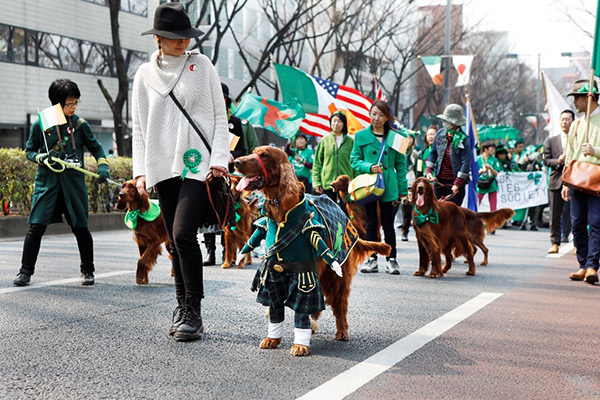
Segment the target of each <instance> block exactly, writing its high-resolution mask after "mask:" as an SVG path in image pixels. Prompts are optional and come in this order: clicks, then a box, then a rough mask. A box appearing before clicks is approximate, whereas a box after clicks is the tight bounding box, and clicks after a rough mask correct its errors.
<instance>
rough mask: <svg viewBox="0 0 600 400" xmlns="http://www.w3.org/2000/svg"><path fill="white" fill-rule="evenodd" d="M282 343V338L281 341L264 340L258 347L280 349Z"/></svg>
mask: <svg viewBox="0 0 600 400" xmlns="http://www.w3.org/2000/svg"><path fill="white" fill-rule="evenodd" d="M280 343H281V338H279V339H271V338H265V339H263V340H262V342H260V344H259V345H258V347H259V348H261V349H276V348H277V347H279V344H280Z"/></svg>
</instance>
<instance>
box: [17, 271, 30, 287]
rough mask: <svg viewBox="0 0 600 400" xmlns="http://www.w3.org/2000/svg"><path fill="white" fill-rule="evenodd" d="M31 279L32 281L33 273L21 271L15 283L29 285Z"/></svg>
mask: <svg viewBox="0 0 600 400" xmlns="http://www.w3.org/2000/svg"><path fill="white" fill-rule="evenodd" d="M29 281H31V275H29V274H26V273H25V272H20V273H19V274H18V275H17V279H15V280H14V281H13V285H15V286H27V285H29Z"/></svg>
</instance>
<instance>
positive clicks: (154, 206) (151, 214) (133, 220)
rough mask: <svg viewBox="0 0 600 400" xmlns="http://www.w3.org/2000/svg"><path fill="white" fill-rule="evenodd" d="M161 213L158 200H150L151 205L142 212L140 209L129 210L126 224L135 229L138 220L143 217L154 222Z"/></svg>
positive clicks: (126, 215)
mask: <svg viewBox="0 0 600 400" xmlns="http://www.w3.org/2000/svg"><path fill="white" fill-rule="evenodd" d="M159 215H160V207H159V205H158V200H150V207H149V208H148V210H147V211H146V212H140V210H129V211H127V214H125V226H127V227H128V228H129V229H135V228H136V227H137V220H138V218H141V219H143V220H145V221H148V222H152V221H154V220H155V219H156V218H158V216H159Z"/></svg>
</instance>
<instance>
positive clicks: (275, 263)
mask: <svg viewBox="0 0 600 400" xmlns="http://www.w3.org/2000/svg"><path fill="white" fill-rule="evenodd" d="M235 167H236V169H237V170H238V171H239V172H240V173H241V174H243V175H244V178H242V179H241V180H240V183H239V184H238V186H237V190H238V191H241V190H261V191H262V192H263V193H264V195H265V197H266V200H265V204H264V207H263V213H264V214H265V216H264V217H262V218H260V219H258V220H257V221H256V222H255V223H254V225H255V226H256V230H255V232H254V234H253V235H252V237H251V238H250V239H249V240H248V243H247V244H246V246H244V248H243V249H242V251H241V254H240V256H239V257H238V258H241V257H244V254H245V253H248V252H250V251H251V250H252V249H253V248H254V247H256V246H258V245H259V243H260V242H261V240H262V239H265V242H266V254H265V257H264V259H263V262H262V264H261V266H260V268H259V269H258V270H257V273H256V276H255V278H254V282H253V284H252V288H253V290H257V291H258V295H257V301H258V302H259V303H261V304H263V305H264V306H267V307H269V322H268V330H267V337H266V338H265V339H263V340H262V341H261V343H260V345H259V347H260V348H262V349H274V348H277V347H278V346H279V344H280V343H281V339H282V337H283V322H284V321H283V320H284V314H285V313H284V310H285V306H287V307H289V308H291V309H292V310H294V311H295V316H294V344H293V346H292V348H291V354H292V355H293V356H306V355H308V354H309V347H310V338H311V335H312V331H311V320H310V317H311V316H312V317H313V318H314V320H316V319H318V317H319V315H320V313H321V312H322V311H323V310H324V309H325V304H327V305H329V306H330V307H331V309H332V311H333V314H334V316H335V319H336V334H335V339H336V340H344V341H345V340H348V339H349V335H348V322H347V319H346V317H347V313H348V298H349V296H350V285H351V283H352V278H353V277H354V275H355V274H356V272H357V269H358V265H360V263H362V262H363V261H364V260H365V259H366V258H367V257H368V256H370V255H371V254H372V253H379V254H382V255H388V254H389V253H390V250H391V248H390V246H388V245H387V244H385V243H378V242H368V241H364V240H362V239H360V238H359V237H358V233H357V231H356V229H355V228H354V226H353V225H352V224H351V223H350V220H349V219H348V217H346V215H345V214H344V213H343V212H342V210H341V209H340V208H339V207H338V206H337V204H335V203H334V202H333V201H331V200H330V199H329V198H328V197H327V196H325V195H322V196H311V195H305V194H304V185H302V184H301V183H300V181H299V180H298V179H297V178H296V176H295V173H294V169H293V167H292V165H291V164H290V163H289V161H288V158H287V155H286V154H285V153H284V152H283V151H282V150H280V149H277V148H275V147H270V146H261V147H258V148H256V149H255V150H254V152H253V154H251V155H248V156H245V157H240V158H238V159H236V161H235ZM315 329H316V328H315Z"/></svg>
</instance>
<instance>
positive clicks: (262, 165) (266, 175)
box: [252, 153, 269, 185]
mask: <svg viewBox="0 0 600 400" xmlns="http://www.w3.org/2000/svg"><path fill="white" fill-rule="evenodd" d="M252 156H253V157H254V158H255V159H256V161H258V165H260V167H261V168H262V170H263V173H264V174H265V185H266V184H267V181H268V180H269V173H268V172H267V167H265V163H263V162H262V160H261V159H260V156H259V155H258V154H256V153H253V154H252Z"/></svg>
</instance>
